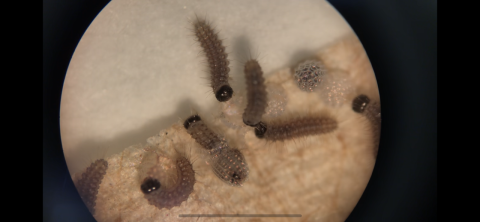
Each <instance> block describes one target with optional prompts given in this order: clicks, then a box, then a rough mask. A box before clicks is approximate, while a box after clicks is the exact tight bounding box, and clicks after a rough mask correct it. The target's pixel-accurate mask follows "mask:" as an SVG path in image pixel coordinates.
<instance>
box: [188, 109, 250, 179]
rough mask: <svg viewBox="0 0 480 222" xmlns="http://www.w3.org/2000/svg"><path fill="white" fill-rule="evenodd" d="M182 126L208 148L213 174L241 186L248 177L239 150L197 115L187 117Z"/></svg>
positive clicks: (246, 168) (245, 164)
mask: <svg viewBox="0 0 480 222" xmlns="http://www.w3.org/2000/svg"><path fill="white" fill-rule="evenodd" d="M183 126H184V127H185V129H187V132H188V133H189V134H190V135H191V136H192V138H193V139H195V141H196V142H197V143H199V144H200V145H201V146H202V147H203V148H204V149H206V150H208V154H209V156H210V159H211V164H210V165H211V167H212V170H213V172H214V173H215V175H216V176H217V177H218V178H219V179H220V180H222V181H223V182H225V183H227V184H229V185H231V186H242V185H243V183H244V182H245V181H246V180H247V178H248V164H247V162H246V160H245V157H244V156H243V154H242V153H241V152H240V150H238V149H236V148H233V147H230V146H229V145H228V143H227V142H226V141H225V139H223V137H222V136H220V135H218V134H216V133H215V132H213V131H212V130H210V129H209V128H208V127H207V126H206V125H205V124H204V123H203V121H202V119H201V118H200V116H198V115H193V116H191V117H189V118H187V120H185V122H184V123H183Z"/></svg>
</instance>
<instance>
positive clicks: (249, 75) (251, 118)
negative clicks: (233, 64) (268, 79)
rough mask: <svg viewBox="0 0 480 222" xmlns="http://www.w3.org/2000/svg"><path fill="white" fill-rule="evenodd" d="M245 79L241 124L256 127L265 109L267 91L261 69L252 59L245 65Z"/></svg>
mask: <svg viewBox="0 0 480 222" xmlns="http://www.w3.org/2000/svg"><path fill="white" fill-rule="evenodd" d="M244 72H245V79H246V82H247V107H246V108H245V111H244V112H243V122H244V123H245V124H246V125H248V126H255V125H257V124H258V123H259V122H260V120H262V115H263V114H264V113H265V109H266V107H267V105H268V104H267V91H266V88H265V84H264V82H265V79H264V78H263V72H262V68H261V67H260V64H258V62H257V61H256V60H254V59H252V60H249V61H247V62H246V63H245V69H244Z"/></svg>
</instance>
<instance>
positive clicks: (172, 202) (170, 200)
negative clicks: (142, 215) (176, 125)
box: [140, 156, 196, 209]
mask: <svg viewBox="0 0 480 222" xmlns="http://www.w3.org/2000/svg"><path fill="white" fill-rule="evenodd" d="M176 168H177V179H176V181H175V183H174V184H173V185H172V186H171V187H169V188H166V187H164V186H161V184H160V181H159V180H158V178H155V176H156V174H151V175H149V176H148V177H146V178H145V179H144V180H143V182H142V184H141V185H140V190H141V191H142V192H143V194H144V196H145V198H146V199H147V200H148V203H149V204H151V205H153V206H155V207H157V208H158V209H162V208H166V209H171V208H173V207H176V206H180V204H182V202H184V201H186V200H187V199H188V197H189V196H190V194H191V193H192V192H193V186H194V185H195V182H196V180H195V171H194V170H193V166H192V163H191V162H190V161H189V160H188V159H187V158H186V157H184V156H178V157H177V159H176Z"/></svg>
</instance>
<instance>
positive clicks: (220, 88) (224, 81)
mask: <svg viewBox="0 0 480 222" xmlns="http://www.w3.org/2000/svg"><path fill="white" fill-rule="evenodd" d="M193 26H194V32H195V36H196V37H197V40H198V42H199V43H200V45H201V46H202V49H203V52H204V53H205V55H206V56H207V61H208V66H209V70H210V85H211V87H212V89H213V93H215V98H217V100H218V101H220V102H225V101H228V100H229V99H230V98H232V95H233V89H232V87H230V85H229V84H228V73H229V72H230V68H229V67H228V65H229V63H230V62H229V61H228V59H227V57H228V55H227V53H226V52H225V47H224V46H223V45H222V40H220V39H219V38H218V34H217V33H215V30H214V29H213V28H212V27H210V24H209V23H208V22H206V21H205V20H202V19H199V18H197V20H196V21H195V22H194V24H193Z"/></svg>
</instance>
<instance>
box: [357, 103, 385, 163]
mask: <svg viewBox="0 0 480 222" xmlns="http://www.w3.org/2000/svg"><path fill="white" fill-rule="evenodd" d="M352 110H353V111H355V112H357V113H360V114H362V115H363V116H364V117H365V118H366V119H367V120H368V121H369V122H370V126H371V132H372V135H373V151H374V156H375V157H377V154H378V146H379V145H380V131H381V125H382V118H381V110H380V104H379V103H377V102H371V100H370V98H369V97H368V96H366V95H363V94H362V95H359V96H357V97H355V99H353V101H352Z"/></svg>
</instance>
